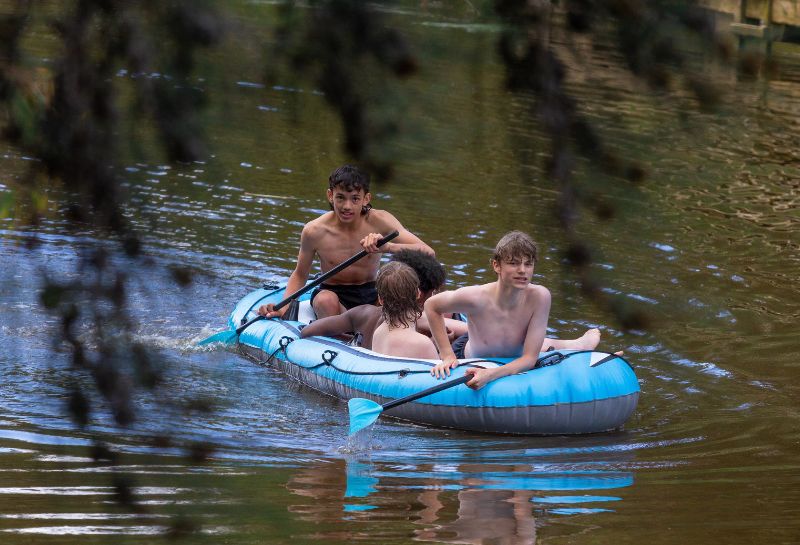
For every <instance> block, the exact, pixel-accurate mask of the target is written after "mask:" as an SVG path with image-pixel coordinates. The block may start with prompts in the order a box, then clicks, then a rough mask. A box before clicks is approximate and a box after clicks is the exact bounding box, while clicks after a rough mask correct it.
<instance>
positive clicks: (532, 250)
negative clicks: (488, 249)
mask: <svg viewBox="0 0 800 545" xmlns="http://www.w3.org/2000/svg"><path fill="white" fill-rule="evenodd" d="M538 257H539V249H538V248H537V247H536V243H535V242H534V241H533V239H531V237H529V236H528V235H526V234H525V233H523V232H522V231H511V232H510V233H506V234H505V235H503V238H501V239H500V242H498V243H497V246H495V247H494V255H493V256H492V259H493V260H494V261H497V262H498V263H501V262H504V261H511V260H512V259H530V260H532V261H533V262H534V263H536V261H537V259H538Z"/></svg>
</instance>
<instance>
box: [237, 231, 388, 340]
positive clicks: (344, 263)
mask: <svg viewBox="0 0 800 545" xmlns="http://www.w3.org/2000/svg"><path fill="white" fill-rule="evenodd" d="M399 235H400V233H398V232H397V231H392V232H391V233H389V234H388V235H386V236H385V237H383V238H382V239H380V240H379V241H378V243H377V246H378V248H380V247H381V246H383V245H384V244H386V243H387V242H389V241H391V240H394V239H395V238H397V237H398V236H399ZM368 254H369V252H368V251H366V250H361V251H360V252H358V253H357V254H356V255H354V256H352V257H350V258H348V259H347V260H345V261H342V262H341V263H339V264H338V265H336V266H335V267H334V268H332V269H331V270H329V271H328V272H326V273H325V274H323V275H321V276H319V277H317V279H316V280H314V281H313V282H311V283H310V284H307V285H305V286H304V287H302V288H300V289H299V290H297V291H296V292H294V293H293V294H291V295H290V296H289V297H287V298H286V299H284V300H283V301H281V302H280V303H277V304H276V305H275V306H274V307H273V310H278V309H281V308H283V307H285V306H286V305H288V304H289V303H291V302H292V301H293V300H295V299H297V298H298V297H300V296H301V295H303V294H304V293H306V292H307V291H309V290H312V289H314V288H316V287H317V286H319V285H320V284H322V283H323V282H325V281H326V280H327V279H328V278H330V277H331V276H333V275H335V274H338V273H340V272H342V271H343V270H344V269H346V268H347V267H349V266H350V265H352V264H353V263H355V262H356V261H358V260H359V259H361V258H362V257H365V256H367V255H368ZM264 318H265V317H264V316H261V315H258V316H256V317H255V318H253V319H252V320H250V321H249V322H247V323H245V324H244V325H241V326H239V327H237V328H236V334H237V335H240V334H241V333H242V331H244V330H245V329H247V328H248V327H250V326H251V325H252V324H254V323H255V322H257V321H259V320H263V319H264Z"/></svg>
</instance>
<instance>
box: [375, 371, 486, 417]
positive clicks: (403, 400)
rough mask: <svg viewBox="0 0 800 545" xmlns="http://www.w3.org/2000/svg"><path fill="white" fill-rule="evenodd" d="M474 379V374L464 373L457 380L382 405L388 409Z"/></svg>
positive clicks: (384, 408) (385, 409)
mask: <svg viewBox="0 0 800 545" xmlns="http://www.w3.org/2000/svg"><path fill="white" fill-rule="evenodd" d="M469 380H472V375H464V376H463V377H460V378H457V379H455V380H450V381H447V382H443V383H441V384H437V385H436V386H431V387H430V388H428V389H427V390H422V391H421V392H417V393H416V394H411V395H408V396H406V397H401V398H400V399H395V400H394V401H389V402H388V403H384V404H383V405H381V407H383V410H384V411H388V410H389V409H393V408H394V407H397V406H398V405H402V404H403V403H408V402H409V401H415V400H417V399H419V398H421V397H425V396H429V395H433V394H435V393H436V392H441V391H442V390H447V389H448V388H452V387H453V386H458V385H459V384H464V383H465V382H467V381H469Z"/></svg>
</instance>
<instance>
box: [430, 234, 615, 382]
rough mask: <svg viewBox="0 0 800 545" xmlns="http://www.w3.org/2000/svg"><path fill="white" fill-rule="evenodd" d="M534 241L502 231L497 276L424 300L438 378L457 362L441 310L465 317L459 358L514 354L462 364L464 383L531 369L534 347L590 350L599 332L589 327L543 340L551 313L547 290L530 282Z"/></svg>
mask: <svg viewBox="0 0 800 545" xmlns="http://www.w3.org/2000/svg"><path fill="white" fill-rule="evenodd" d="M537 253H538V251H537V248H536V244H535V243H534V242H533V240H531V238H530V237H529V236H528V235H526V234H525V233H522V232H520V231H512V232H510V233H508V234H506V235H505V236H504V237H503V238H502V239H500V242H498V243H497V246H496V247H495V251H494V255H493V256H492V268H493V269H494V272H495V273H497V281H495V282H491V283H489V284H484V285H482V286H469V287H465V288H460V289H457V290H455V291H449V292H444V293H439V294H437V295H434V296H433V297H431V298H430V299H428V301H427V302H426V303H425V315H426V316H427V318H428V322H429V323H430V328H431V332H432V334H433V339H434V341H435V342H436V346H438V347H439V356H440V357H441V359H442V362H441V363H439V364H438V365H436V366H435V367H434V368H433V369H432V370H431V374H433V375H434V376H436V377H437V378H443V377H445V376H446V375H449V374H450V369H453V368H455V367H457V366H458V359H457V356H456V354H455V352H454V351H453V347H452V346H451V345H450V343H449V342H448V339H447V332H446V330H445V327H444V323H443V320H442V318H441V316H442V313H447V312H461V313H463V314H465V315H466V316H467V323H468V328H469V331H468V340H467V341H466V345H464V352H463V354H461V355H460V356H461V357H467V358H475V357H483V358H485V357H510V358H516V359H514V360H512V361H511V362H510V363H507V364H506V365H501V366H499V367H496V368H492V369H477V368H470V369H467V371H466V373H467V374H469V375H472V379H471V380H470V381H469V382H467V386H469V387H470V388H474V389H476V390H477V389H478V388H481V387H483V386H485V385H486V384H487V383H489V382H491V381H493V380H496V379H498V378H500V377H503V376H506V375H513V374H516V373H521V372H523V371H527V370H529V369H532V368H533V366H534V365H536V360H537V358H538V357H539V352H540V351H542V350H548V349H550V348H551V347H552V348H554V349H561V348H565V349H566V348H572V349H586V350H591V349H594V347H595V346H597V343H598V342H599V340H600V332H599V331H598V330H596V329H592V330H589V331H588V332H587V333H586V334H585V335H584V336H583V337H580V338H578V339H574V340H569V341H559V340H557V339H545V332H546V331H547V320H548V317H549V314H550V292H549V291H548V290H547V288H545V287H544V286H539V285H535V284H531V279H532V278H533V267H534V264H535V263H536V258H537Z"/></svg>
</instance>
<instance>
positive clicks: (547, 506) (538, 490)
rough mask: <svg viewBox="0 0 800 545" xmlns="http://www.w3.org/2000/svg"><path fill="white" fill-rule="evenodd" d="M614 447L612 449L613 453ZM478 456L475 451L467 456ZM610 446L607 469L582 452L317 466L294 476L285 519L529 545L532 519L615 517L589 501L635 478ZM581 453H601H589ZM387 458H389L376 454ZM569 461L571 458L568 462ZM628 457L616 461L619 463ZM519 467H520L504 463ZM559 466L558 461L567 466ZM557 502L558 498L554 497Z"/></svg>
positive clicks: (603, 503) (610, 500)
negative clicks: (403, 524) (405, 526)
mask: <svg viewBox="0 0 800 545" xmlns="http://www.w3.org/2000/svg"><path fill="white" fill-rule="evenodd" d="M618 447H619V446H618ZM475 448H476V447H475V446H474V445H473V446H472V447H471V450H474V449H475ZM624 451H625V449H622V448H615V447H614V446H613V445H608V448H607V449H605V452H606V453H608V454H612V453H613V458H614V461H613V462H612V461H609V460H605V461H604V460H597V459H587V457H586V456H585V454H586V453H587V450H585V449H581V448H579V449H574V448H570V449H561V448H545V449H529V450H528V451H514V452H510V451H504V452H502V451H500V452H494V453H490V456H489V459H490V461H488V462H468V461H464V460H469V459H470V458H472V457H474V456H473V455H477V456H478V457H480V453H477V452H470V451H465V452H461V453H460V454H461V456H460V458H461V460H462V461H452V462H450V461H447V460H452V459H453V458H454V452H453V451H452V450H448V451H447V456H446V459H445V461H443V462H442V463H433V462H431V459H430V458H429V457H427V456H425V455H424V454H425V453H424V452H423V451H422V450H418V451H415V452H413V453H412V454H411V459H410V460H409V459H406V458H407V457H403V458H399V459H398V458H397V457H396V454H397V453H391V454H390V455H389V456H388V459H387V456H384V455H381V456H380V458H381V459H379V460H371V459H364V458H359V457H354V456H350V457H346V458H344V459H327V460H320V461H319V462H318V463H314V464H310V465H308V466H307V467H305V468H302V469H300V470H298V471H297V472H295V473H294V474H293V475H292V476H291V478H290V479H289V481H288V483H287V489H288V490H289V491H290V492H291V493H292V494H293V495H294V500H293V501H292V500H290V506H289V508H288V509H289V511H290V512H291V513H293V514H295V515H296V516H298V517H300V518H301V519H302V520H306V521H309V522H314V523H316V524H324V523H335V522H341V521H348V520H351V519H353V517H359V518H360V519H362V518H363V517H367V519H370V520H371V519H372V517H378V518H380V519H381V520H384V519H385V518H386V517H387V515H388V516H389V517H392V516H393V515H396V514H397V512H398V509H399V506H400V505H402V506H404V512H405V513H406V514H405V515H404V517H403V518H408V519H409V520H412V521H413V522H414V525H415V528H414V529H413V537H414V539H415V540H418V541H435V542H443V543H474V544H483V543H506V544H523V543H534V542H535V540H536V517H535V516H534V514H535V513H538V514H541V515H542V516H549V515H572V514H586V513H601V512H605V511H613V510H614V507H612V505H613V504H614V502H618V501H620V500H622V498H621V497H619V496H616V495H609V494H608V493H596V494H593V493H592V492H593V491H597V492H599V491H608V490H615V489H623V488H626V487H629V486H631V485H632V484H633V482H634V478H633V473H632V472H630V471H626V470H621V469H619V468H620V466H621V465H625V464H624V462H623V461H622V460H621V459H620V456H619V455H620V453H621V452H624ZM589 452H595V453H596V452H604V451H603V450H601V449H594V448H593V449H590V450H589ZM384 454H389V453H384ZM576 455H577V456H576ZM627 457H628V456H625V455H623V456H622V458H623V459H626V458H627ZM514 458H522V459H524V460H525V462H519V461H518V460H517V461H513V462H512V461H511V460H512V459H514ZM565 458H566V459H565ZM552 492H557V493H552Z"/></svg>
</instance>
